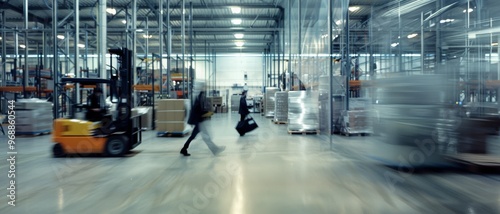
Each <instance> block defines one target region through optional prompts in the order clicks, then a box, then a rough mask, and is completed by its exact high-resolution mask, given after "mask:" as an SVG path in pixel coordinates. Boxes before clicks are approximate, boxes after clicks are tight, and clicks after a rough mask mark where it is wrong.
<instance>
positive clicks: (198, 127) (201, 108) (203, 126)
mask: <svg viewBox="0 0 500 214" xmlns="http://www.w3.org/2000/svg"><path fill="white" fill-rule="evenodd" d="M206 104H207V103H206V96H205V91H200V92H199V94H198V96H197V97H196V99H195V101H194V104H193V106H192V108H191V112H190V114H189V118H188V124H190V125H194V129H193V132H192V133H191V136H189V138H188V139H187V141H186V143H184V147H182V149H181V151H180V153H181V154H182V155H184V156H190V155H191V154H189V153H188V151H187V150H188V148H189V144H190V143H191V141H193V140H194V138H195V137H196V135H198V133H201V137H202V138H203V141H205V143H206V144H207V146H208V148H209V149H210V151H212V153H213V154H214V155H218V154H219V153H221V152H222V151H224V150H225V149H226V147H225V146H217V145H215V143H214V142H213V141H212V139H211V137H210V135H209V133H208V130H207V122H206V121H205V120H206V119H207V118H208V117H210V116H211V115H212V114H213V112H211V111H208V110H207V109H206Z"/></svg>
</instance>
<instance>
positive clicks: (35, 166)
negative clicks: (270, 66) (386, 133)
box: [0, 114, 500, 214]
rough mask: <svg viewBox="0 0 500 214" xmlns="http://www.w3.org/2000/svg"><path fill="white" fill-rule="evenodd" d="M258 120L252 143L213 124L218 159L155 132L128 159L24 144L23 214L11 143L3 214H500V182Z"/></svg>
mask: <svg viewBox="0 0 500 214" xmlns="http://www.w3.org/2000/svg"><path fill="white" fill-rule="evenodd" d="M254 116H255V119H256V121H257V123H258V124H259V126H260V127H259V128H258V129H257V130H256V131H254V132H252V133H249V134H247V135H245V136H244V137H239V135H238V134H237V133H236V131H235V130H234V126H235V124H236V120H237V119H238V118H239V115H237V114H218V115H215V116H214V118H213V119H212V120H210V121H208V122H209V123H211V131H212V133H213V134H212V137H213V139H214V141H215V143H216V144H218V145H225V146H227V149H226V151H224V152H223V153H222V154H221V155H219V156H217V157H214V156H213V155H212V154H211V153H210V151H209V150H208V148H207V147H206V145H205V144H204V143H203V142H202V141H201V137H198V138H197V139H196V140H195V141H193V143H192V147H191V149H190V150H189V152H190V153H191V154H192V156H191V157H183V156H181V155H180V154H179V150H180V148H181V147H182V144H183V143H184V141H185V140H186V139H187V136H186V137H183V138H158V137H156V135H155V134H156V133H155V132H153V131H147V132H145V133H144V134H145V136H144V141H143V143H142V145H140V146H139V147H137V148H136V149H135V153H134V154H133V155H131V156H130V157H124V158H102V157H90V158H89V157H87V158H80V157H73V158H52V156H51V152H50V151H51V146H52V143H51V142H50V135H46V136H38V137H18V138H17V141H16V143H17V144H16V145H17V151H18V155H17V157H16V158H17V161H16V184H17V186H16V206H15V207H11V206H9V205H7V202H8V197H6V195H7V194H8V193H7V190H6V188H7V186H8V185H7V179H6V178H7V174H8V167H9V166H8V162H7V161H6V159H7V155H6V148H7V145H6V144H2V146H3V147H4V148H2V149H0V151H2V152H1V154H0V159H1V160H2V161H1V162H0V174H2V175H1V177H2V179H1V180H0V182H1V183H0V184H1V189H0V195H2V197H1V199H0V202H1V204H0V213H175V214H177V213H214V214H221V213H228V214H254V213H256V214H257V213H258V214H267V213H269V214H278V213H288V214H292V213H301V214H302V213H349V214H351V213H500V176H498V175H491V174H490V175H479V174H471V173H457V172H448V173H447V172H441V173H418V174H417V173H402V172H397V171H394V170H391V169H389V168H386V167H384V166H381V165H378V164H376V163H374V162H372V161H366V160H365V159H364V158H361V156H362V155H363V154H359V153H356V152H353V151H356V150H357V151H363V150H361V149H359V150H358V149H355V148H361V147H363V145H364V144H368V143H369V142H371V137H350V138H349V137H343V136H334V137H333V138H334V140H333V142H334V143H333V144H332V145H330V143H328V142H327V141H326V140H325V139H327V138H326V137H325V136H321V135H289V134H288V133H287V131H286V125H275V124H273V123H271V122H270V120H269V119H266V118H262V117H261V116H260V115H254ZM1 140H2V142H5V141H6V137H5V136H2V139H1ZM331 147H332V148H333V149H330V148H331ZM353 148H354V149H353ZM363 152H369V151H367V150H364V151H363Z"/></svg>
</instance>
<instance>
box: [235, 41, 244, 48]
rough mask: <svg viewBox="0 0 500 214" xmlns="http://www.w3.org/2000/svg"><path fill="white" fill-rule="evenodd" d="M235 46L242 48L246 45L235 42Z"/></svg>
mask: <svg viewBox="0 0 500 214" xmlns="http://www.w3.org/2000/svg"><path fill="white" fill-rule="evenodd" d="M234 44H235V45H236V46H238V47H242V46H243V45H244V44H245V43H244V42H235V43H234Z"/></svg>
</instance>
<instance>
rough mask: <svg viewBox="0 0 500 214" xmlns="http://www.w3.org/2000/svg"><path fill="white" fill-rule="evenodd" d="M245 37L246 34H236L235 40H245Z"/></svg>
mask: <svg viewBox="0 0 500 214" xmlns="http://www.w3.org/2000/svg"><path fill="white" fill-rule="evenodd" d="M244 36H245V34H242V33H235V34H234V38H237V39H243V37H244Z"/></svg>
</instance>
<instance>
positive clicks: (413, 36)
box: [407, 33, 418, 39]
mask: <svg viewBox="0 0 500 214" xmlns="http://www.w3.org/2000/svg"><path fill="white" fill-rule="evenodd" d="M417 36H418V34H416V33H412V34H410V35H408V36H407V37H408V39H411V38H415V37H417Z"/></svg>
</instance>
